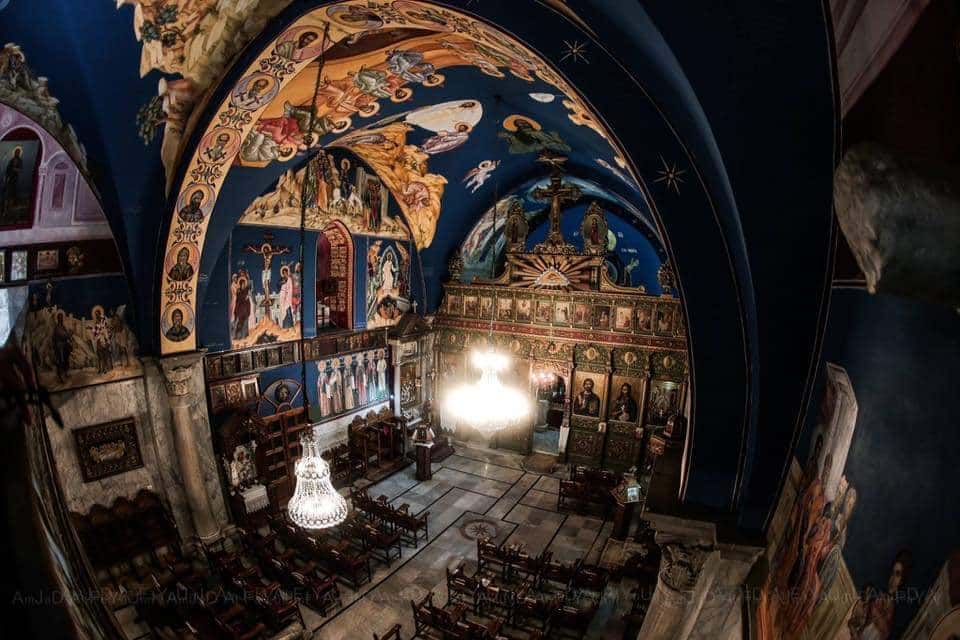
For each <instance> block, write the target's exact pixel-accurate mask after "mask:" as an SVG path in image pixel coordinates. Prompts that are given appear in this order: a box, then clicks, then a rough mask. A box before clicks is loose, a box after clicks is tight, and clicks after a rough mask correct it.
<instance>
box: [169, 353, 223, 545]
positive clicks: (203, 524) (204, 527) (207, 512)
mask: <svg viewBox="0 0 960 640" xmlns="http://www.w3.org/2000/svg"><path fill="white" fill-rule="evenodd" d="M203 354H204V352H203V351H195V352H192V353H189V354H186V355H182V356H174V357H169V358H164V359H162V360H161V361H160V367H161V370H162V371H163V376H164V380H165V382H166V387H167V396H168V398H169V400H170V415H171V418H172V421H171V429H172V431H173V441H174V447H175V449H176V453H177V460H178V462H179V466H180V478H181V479H182V481H183V491H184V494H185V495H186V497H187V504H188V506H189V508H190V515H191V518H192V520H193V526H194V531H195V532H196V536H197V537H198V538H199V539H200V541H201V542H203V543H210V542H214V541H216V540H218V539H219V538H220V535H221V533H220V531H221V527H220V523H218V519H217V517H216V516H215V515H214V512H213V508H212V506H211V500H210V496H209V495H208V494H207V487H206V481H205V478H204V472H203V464H202V460H201V450H202V445H201V443H200V442H199V441H198V438H197V430H195V429H194V426H193V417H192V416H193V415H197V414H198V413H200V412H201V411H202V412H204V413H205V410H206V409H205V405H206V402H205V398H204V397H203V396H201V397H200V398H198V397H197V393H196V388H197V385H196V384H195V383H196V381H197V378H199V380H200V381H202V380H203V370H202V366H203ZM199 387H200V389H201V390H202V388H203V385H202V384H200V385H199ZM201 393H202V391H201ZM204 418H206V416H204ZM204 422H205V420H204Z"/></svg>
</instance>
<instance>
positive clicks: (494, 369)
mask: <svg viewBox="0 0 960 640" xmlns="http://www.w3.org/2000/svg"><path fill="white" fill-rule="evenodd" d="M471 360H472V361H473V366H475V367H476V368H478V369H480V379H479V380H477V381H476V382H475V383H473V384H466V385H462V386H460V387H456V388H454V389H453V390H452V391H451V392H450V393H449V394H448V395H447V408H448V409H449V411H450V412H451V413H453V414H454V415H455V416H456V417H457V418H458V419H459V420H460V421H461V422H464V423H467V424H469V425H471V426H473V427H475V428H476V429H479V430H480V431H485V432H487V433H492V432H494V431H499V430H500V429H503V428H505V427H508V426H510V425H512V424H515V423H516V422H517V421H519V420H521V419H522V418H523V417H524V416H526V415H527V414H528V413H529V412H530V402H529V400H528V399H527V397H526V396H525V395H524V394H523V393H522V392H521V391H518V390H517V389H514V388H512V387H508V386H506V385H504V384H503V383H502V382H501V381H500V377H499V376H498V375H497V373H498V372H500V371H503V370H504V369H506V368H507V365H509V364H510V359H509V358H507V356H505V355H503V354H501V353H497V352H496V351H494V350H493V349H488V350H487V351H474V352H473V354H472V356H471Z"/></svg>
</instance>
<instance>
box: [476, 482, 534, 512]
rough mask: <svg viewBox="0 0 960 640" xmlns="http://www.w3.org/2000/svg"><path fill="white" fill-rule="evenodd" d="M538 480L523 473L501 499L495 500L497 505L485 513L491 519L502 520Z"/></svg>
mask: <svg viewBox="0 0 960 640" xmlns="http://www.w3.org/2000/svg"><path fill="white" fill-rule="evenodd" d="M539 478H540V476H538V475H536V474H534V473H525V474H524V475H523V477H522V478H520V479H519V480H517V482H516V484H514V485H513V487H511V488H510V490H509V491H507V492H506V493H505V494H503V497H502V498H500V499H499V500H497V503H496V504H495V505H493V507H492V508H491V509H490V510H489V511H488V512H487V515H489V516H490V517H492V518H502V517H504V516H505V515H507V514H508V513H510V510H511V509H513V507H514V505H516V504H517V502H519V501H520V498H522V497H523V494H525V493H526V492H527V491H528V490H529V489H530V487H532V486H534V485H535V484H536V482H537V481H538V479H539Z"/></svg>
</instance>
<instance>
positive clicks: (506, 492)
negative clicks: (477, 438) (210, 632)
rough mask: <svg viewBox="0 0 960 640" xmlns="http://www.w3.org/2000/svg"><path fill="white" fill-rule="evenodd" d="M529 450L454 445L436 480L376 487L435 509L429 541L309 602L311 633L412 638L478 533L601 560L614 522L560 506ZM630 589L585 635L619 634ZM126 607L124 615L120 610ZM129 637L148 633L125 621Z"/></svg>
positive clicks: (472, 554) (338, 639)
mask: <svg viewBox="0 0 960 640" xmlns="http://www.w3.org/2000/svg"><path fill="white" fill-rule="evenodd" d="M521 460H522V456H520V455H518V454H513V453H510V452H504V451H494V450H490V449H485V448H474V447H471V446H468V445H464V444H462V443H457V444H456V454H454V455H451V456H450V457H448V458H447V459H446V460H444V461H443V462H442V463H437V464H434V467H433V479H431V480H428V481H426V482H418V481H417V480H416V479H415V478H414V471H415V469H414V467H412V466H411V467H408V468H406V469H403V470H401V471H399V472H397V473H395V474H394V475H392V476H390V477H388V478H385V479H383V480H381V481H380V482H377V483H375V484H372V485H370V486H369V487H368V491H369V492H370V495H371V496H374V497H376V496H380V495H386V496H388V497H389V498H390V500H391V501H392V502H393V503H394V504H396V505H400V504H404V503H406V504H408V505H410V510H411V511H412V512H415V513H421V512H423V511H427V512H429V518H428V523H429V537H428V540H427V541H426V542H425V543H421V544H420V546H419V547H418V548H416V549H413V548H410V547H407V546H404V548H403V555H402V557H401V558H400V559H399V560H398V561H394V562H393V564H392V566H390V567H386V566H384V565H382V564H380V563H374V567H375V572H374V575H373V580H372V581H371V582H370V583H369V584H367V585H364V586H363V587H361V588H360V589H359V590H358V591H353V590H351V589H349V588H346V587H343V588H342V589H341V591H342V594H343V606H342V607H341V608H340V609H337V610H336V611H335V612H332V613H331V614H330V615H329V616H327V617H325V618H324V617H321V616H319V615H318V614H317V613H316V612H314V611H313V610H311V609H309V608H307V607H305V606H301V611H302V613H303V618H304V622H305V624H306V626H307V628H308V629H309V631H310V633H311V634H312V635H310V636H308V637H312V638H315V639H318V640H320V639H322V640H368V639H370V638H373V633H377V634H379V635H382V634H383V633H385V632H386V631H388V630H389V629H390V627H391V626H393V625H394V624H395V623H400V624H401V625H403V633H402V635H403V637H404V638H409V637H410V636H412V635H413V616H412V613H411V609H410V601H411V600H417V599H420V598H422V597H423V596H424V595H426V594H427V592H428V591H430V590H432V591H433V592H434V594H435V601H436V602H437V603H438V604H443V603H445V602H446V601H447V592H446V591H447V590H446V577H445V572H444V568H445V567H449V568H451V569H453V568H455V567H456V566H457V565H458V564H459V563H460V562H461V561H465V562H466V565H467V570H468V572H472V571H473V570H474V568H475V567H476V562H475V561H476V538H477V537H478V536H479V535H482V534H487V535H492V536H494V537H495V538H496V539H497V541H498V542H499V541H503V540H508V541H509V542H511V543H515V542H523V543H524V544H525V545H526V548H527V550H528V551H529V552H530V553H531V554H539V553H541V552H542V551H544V550H546V549H549V550H550V551H552V552H553V556H554V558H555V559H557V560H561V561H570V560H575V559H577V558H581V557H585V558H586V560H587V562H590V563H594V562H597V561H598V560H599V558H600V554H601V552H602V551H603V547H604V544H605V543H606V541H607V539H608V537H609V533H610V528H611V523H610V522H608V521H604V520H601V519H599V518H594V517H588V516H580V515H576V514H570V513H558V512H557V491H558V489H559V478H560V477H563V475H564V474H565V473H566V468H565V466H563V465H561V468H560V470H558V471H557V472H555V474H554V475H553V476H548V475H539V474H536V473H530V472H527V471H525V470H524V469H523V468H522V467H521V464H520V463H521ZM631 586H632V585H629V584H616V583H612V582H611V584H610V585H609V586H608V588H607V591H606V594H605V596H604V599H603V602H602V603H601V607H600V611H599V613H598V614H597V616H596V617H595V618H594V621H593V624H592V625H591V627H590V630H589V631H588V634H587V636H586V637H587V638H619V637H621V636H622V633H623V623H622V621H621V616H622V615H623V614H624V613H626V612H627V610H628V609H629V607H630V601H631V599H630V595H629V589H630V587H631ZM118 613H121V615H122V612H118ZM118 617H119V616H118ZM126 622H127V624H125V625H124V626H125V627H128V632H129V635H128V637H129V638H131V639H132V638H137V637H138V636H140V635H141V634H143V633H144V631H145V629H142V628H139V627H140V626H139V625H136V624H131V623H132V622H133V621H132V620H127V621H126Z"/></svg>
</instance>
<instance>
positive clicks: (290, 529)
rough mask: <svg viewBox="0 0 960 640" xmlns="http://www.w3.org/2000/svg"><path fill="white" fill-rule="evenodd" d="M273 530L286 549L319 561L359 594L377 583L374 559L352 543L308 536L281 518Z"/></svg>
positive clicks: (279, 517) (273, 520)
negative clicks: (359, 591) (369, 585)
mask: <svg viewBox="0 0 960 640" xmlns="http://www.w3.org/2000/svg"><path fill="white" fill-rule="evenodd" d="M270 526H271V530H273V531H275V532H276V533H277V535H278V536H279V537H280V540H281V541H282V542H283V543H284V545H286V546H289V547H291V548H293V549H295V550H296V551H298V552H299V553H301V554H302V555H303V556H305V557H307V558H310V559H312V560H315V561H316V562H317V563H319V564H320V565H321V566H322V567H324V568H325V569H326V570H327V571H329V572H330V573H331V574H332V575H336V576H338V578H339V579H340V580H341V581H342V582H345V583H346V584H347V585H348V586H349V587H350V588H351V589H354V590H357V589H359V588H360V587H361V586H362V585H364V584H366V583H368V582H370V581H371V580H372V579H373V571H372V570H371V568H370V556H369V555H368V554H367V553H365V552H362V551H360V552H358V551H356V550H355V549H354V548H353V547H352V545H351V543H350V541H349V540H343V539H341V540H338V541H334V540H331V539H329V538H327V537H326V536H322V535H317V534H310V533H307V532H306V531H304V530H303V529H300V528H299V527H297V526H294V525H293V524H291V523H290V522H287V521H285V520H284V519H283V518H282V517H281V516H277V517H274V518H273V519H272V520H271V523H270Z"/></svg>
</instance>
